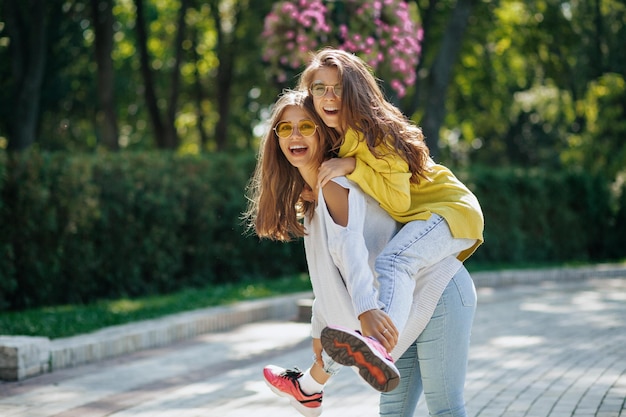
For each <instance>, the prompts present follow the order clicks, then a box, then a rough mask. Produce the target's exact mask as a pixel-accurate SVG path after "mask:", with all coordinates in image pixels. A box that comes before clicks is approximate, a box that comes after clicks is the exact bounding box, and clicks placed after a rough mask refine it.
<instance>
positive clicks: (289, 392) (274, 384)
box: [263, 365, 324, 417]
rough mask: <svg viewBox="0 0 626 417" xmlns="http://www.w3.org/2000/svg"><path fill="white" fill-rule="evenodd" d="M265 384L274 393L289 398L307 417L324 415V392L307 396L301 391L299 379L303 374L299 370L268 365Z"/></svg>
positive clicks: (264, 371) (265, 372)
mask: <svg viewBox="0 0 626 417" xmlns="http://www.w3.org/2000/svg"><path fill="white" fill-rule="evenodd" d="M263 376H264V377H265V382H266V383H267V385H268V386H269V387H270V389H271V390H272V391H274V393H276V394H278V395H280V396H281V397H287V398H289V401H290V402H291V405H292V406H293V407H294V408H295V409H296V410H298V412H299V413H300V414H302V415H303V416H306V417H318V416H319V415H320V414H322V396H323V395H324V393H323V392H318V393H317V394H311V395H307V394H305V393H304V392H302V389H300V383H299V382H298V378H300V377H301V376H302V372H300V370H299V369H298V368H295V369H284V368H281V367H279V366H274V365H268V366H266V367H265V368H264V369H263Z"/></svg>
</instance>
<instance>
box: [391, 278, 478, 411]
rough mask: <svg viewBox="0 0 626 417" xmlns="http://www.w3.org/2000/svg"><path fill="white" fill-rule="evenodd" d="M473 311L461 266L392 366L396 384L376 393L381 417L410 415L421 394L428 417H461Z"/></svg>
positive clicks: (471, 286)
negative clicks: (395, 369) (396, 372)
mask: <svg viewBox="0 0 626 417" xmlns="http://www.w3.org/2000/svg"><path fill="white" fill-rule="evenodd" d="M475 309H476V291H475V289H474V283H473V282H472V279H471V277H470V275H469V273H468V272H467V270H466V269H465V268H461V270H459V272H457V274H456V275H455V276H454V277H453V278H452V280H451V281H450V283H449V284H448V286H447V287H446V289H445V291H444V293H443V294H442V296H441V299H440V300H439V303H438V304H437V308H436V309H435V312H434V313H433V316H432V318H431V320H430V321H429V323H428V325H427V326H426V328H425V329H424V331H423V332H422V334H421V335H420V336H419V337H418V339H417V341H416V342H414V343H413V344H412V345H411V346H410V347H409V349H408V350H407V351H406V352H405V353H404V354H403V355H402V356H401V357H400V359H398V361H397V362H396V366H397V367H398V370H399V371H400V377H401V378H400V384H399V385H398V387H397V388H396V389H395V390H393V391H391V392H388V393H383V394H381V397H380V415H381V416H384V417H413V414H414V413H415V409H416V407H417V403H418V401H419V398H420V396H421V394H422V392H424V395H425V398H426V404H427V406H428V410H429V413H430V415H431V416H455V417H457V416H466V413H465V404H464V397H463V389H464V386H465V375H466V369H467V359H468V353H469V338H470V332H471V327H472V322H473V320H474V312H475Z"/></svg>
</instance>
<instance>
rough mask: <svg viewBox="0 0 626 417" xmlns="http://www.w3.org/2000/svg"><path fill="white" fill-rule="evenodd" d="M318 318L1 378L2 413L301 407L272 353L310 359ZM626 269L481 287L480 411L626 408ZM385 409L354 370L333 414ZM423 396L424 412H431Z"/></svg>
mask: <svg viewBox="0 0 626 417" xmlns="http://www.w3.org/2000/svg"><path fill="white" fill-rule="evenodd" d="M308 333H309V325H308V324H306V323H295V322H277V321H266V322H260V323H254V324H248V325H244V326H240V327H237V328H236V329H233V330H231V331H228V332H219V333H210V334H206V335H203V336H200V337H197V338H194V339H193V340H189V341H185V342H181V343H177V344H175V345H172V346H168V347H164V348H159V349H153V350H148V351H142V352H137V353H134V354H130V355H127V356H124V357H121V358H117V359H111V360H106V361H102V362H98V363H95V364H89V365H83V366H79V367H76V368H69V369H64V370H60V371H56V372H54V373H51V374H46V375H41V376H38V377H34V378H31V379H28V380H24V381H21V382H11V383H2V384H0V416H2V417H52V416H54V417H101V416H111V417H200V416H210V417H218V416H219V417H288V416H289V417H290V416H298V415H299V414H298V413H297V412H295V411H294V410H293V409H292V408H291V407H290V406H289V405H288V401H287V400H286V399H284V398H279V397H277V396H275V395H274V394H273V393H272V392H271V391H270V390H269V389H268V388H267V387H266V385H265V384H264V382H263V379H262V376H261V369H262V367H263V366H264V365H266V364H268V363H275V364H278V365H283V366H288V367H291V366H293V365H298V366H300V367H302V368H304V367H306V366H307V365H308V364H309V362H310V360H311V351H310V339H309V336H308ZM625 400H626V275H625V276H621V277H609V278H602V279H593V278H592V279H590V280H586V281H583V282H572V283H568V282H564V281H560V282H558V283H543V284H542V283H535V284H533V285H532V286H510V287H501V288H497V289H489V288H482V289H480V290H479V306H478V310H477V315H476V321H475V323H474V328H473V334H472V347H471V351H470V363H469V370H468V377H467V387H466V401H467V408H468V415H469V416H472V417H503V416H506V417H592V416H593V417H626V403H625ZM377 415H378V394H377V393H376V392H375V391H374V390H372V389H371V388H370V387H369V386H367V385H366V384H365V383H364V382H363V381H362V380H361V379H360V378H359V377H358V375H357V374H356V373H355V372H352V371H351V370H349V369H346V370H344V371H343V372H341V373H340V374H339V375H338V376H337V377H336V378H334V379H333V380H332V381H331V383H329V384H328V386H327V388H326V392H325V398H324V413H323V416H325V417H353V416H358V417H367V416H377ZM426 415H428V413H427V411H426V407H425V404H424V403H423V401H422V402H421V403H420V404H419V406H418V410H417V411H416V414H415V416H426Z"/></svg>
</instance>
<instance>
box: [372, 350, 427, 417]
mask: <svg viewBox="0 0 626 417" xmlns="http://www.w3.org/2000/svg"><path fill="white" fill-rule="evenodd" d="M396 367H397V368H398V370H399V371H400V384H399V385H398V387H397V388H396V389H395V390H393V391H391V392H385V393H382V394H381V396H380V416H381V417H413V414H414V413H415V408H416V407H417V402H418V400H419V398H420V395H421V394H422V378H421V375H420V368H419V364H418V358H417V345H416V343H413V344H412V345H411V346H409V348H408V349H407V351H406V352H404V354H403V355H402V356H401V357H400V359H398V360H397V361H396Z"/></svg>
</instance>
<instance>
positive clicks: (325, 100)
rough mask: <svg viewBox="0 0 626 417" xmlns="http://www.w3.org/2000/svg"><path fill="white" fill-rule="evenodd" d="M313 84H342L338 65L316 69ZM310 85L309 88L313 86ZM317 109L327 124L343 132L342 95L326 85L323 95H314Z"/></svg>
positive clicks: (314, 103)
mask: <svg viewBox="0 0 626 417" xmlns="http://www.w3.org/2000/svg"><path fill="white" fill-rule="evenodd" d="M312 79H313V82H312V83H311V85H314V84H317V83H321V84H323V85H325V86H341V78H340V76H339V70H338V69H337V68H336V67H331V66H328V67H321V68H319V69H318V70H316V71H315V73H314V75H313V77H312ZM311 85H310V86H309V88H310V87H311ZM313 105H314V106H315V111H316V112H317V114H318V115H319V116H320V117H321V119H322V120H323V121H324V123H325V124H326V126H328V127H332V128H334V129H335V130H337V131H338V132H339V133H343V130H344V129H343V126H342V123H341V95H339V96H337V95H336V94H335V90H334V89H333V88H328V87H326V91H325V92H324V94H323V95H322V96H319V97H318V96H315V95H313Z"/></svg>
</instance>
